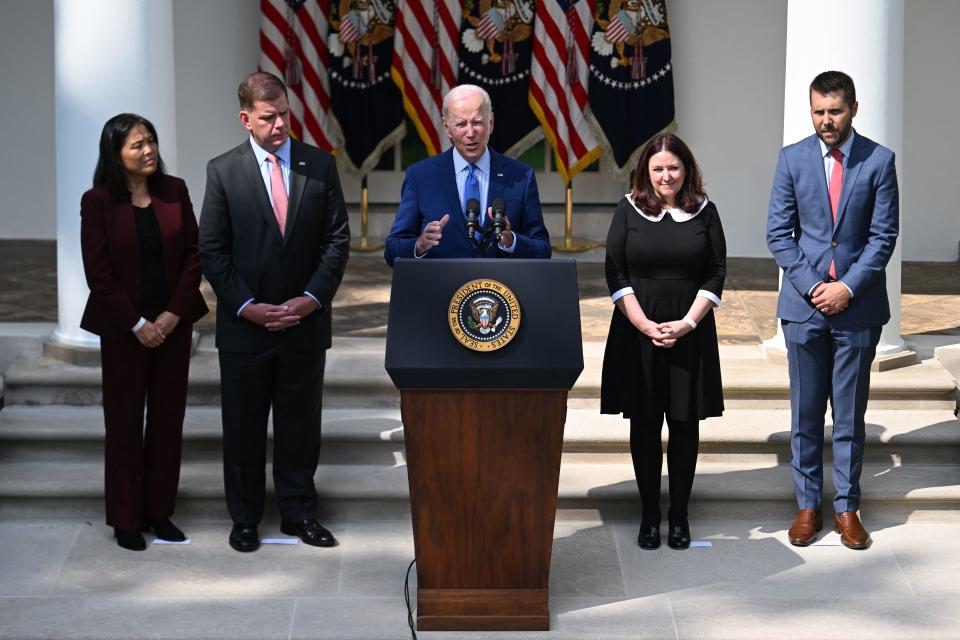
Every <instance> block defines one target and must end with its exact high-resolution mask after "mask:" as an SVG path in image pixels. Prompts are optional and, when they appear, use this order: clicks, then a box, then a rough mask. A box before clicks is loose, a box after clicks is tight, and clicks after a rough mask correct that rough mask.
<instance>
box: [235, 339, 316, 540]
mask: <svg viewBox="0 0 960 640" xmlns="http://www.w3.org/2000/svg"><path fill="white" fill-rule="evenodd" d="M325 362H326V352H325V351H324V350H322V349H321V350H319V351H315V352H303V351H302V350H298V349H294V348H291V347H285V346H279V347H276V348H275V349H272V350H271V351H267V352H265V353H235V352H231V351H223V350H221V351H220V386H221V394H222V412H223V414H222V415H223V482H224V488H225V491H226V497H227V509H228V510H229V512H230V517H231V518H232V519H233V521H234V522H237V523H258V522H260V521H261V520H262V519H263V504H264V494H265V491H266V487H265V484H266V472H265V470H264V466H265V465H266V458H267V416H268V415H269V413H270V409H271V407H272V408H273V484H274V488H275V490H276V495H277V503H278V506H279V508H280V517H281V518H282V519H283V521H284V522H296V521H300V520H308V519H311V518H315V517H316V514H317V490H316V487H315V486H314V483H313V476H314V473H316V470H317V461H318V459H319V456H320V419H321V412H322V405H323V370H324V364H325Z"/></svg>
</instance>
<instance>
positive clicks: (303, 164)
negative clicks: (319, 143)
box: [297, 160, 307, 167]
mask: <svg viewBox="0 0 960 640" xmlns="http://www.w3.org/2000/svg"><path fill="white" fill-rule="evenodd" d="M297 164H298V165H300V166H301V167H305V166H307V163H306V162H304V161H303V160H301V161H300V162H298V163H297Z"/></svg>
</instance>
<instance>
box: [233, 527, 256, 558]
mask: <svg viewBox="0 0 960 640" xmlns="http://www.w3.org/2000/svg"><path fill="white" fill-rule="evenodd" d="M230 546H231V547H233V549H234V550H235V551H239V552H240V553H250V552H251V551H256V550H257V549H259V548H260V534H259V533H257V525H255V524H248V523H242V522H240V523H237V524H235V525H233V529H232V530H231V531H230Z"/></svg>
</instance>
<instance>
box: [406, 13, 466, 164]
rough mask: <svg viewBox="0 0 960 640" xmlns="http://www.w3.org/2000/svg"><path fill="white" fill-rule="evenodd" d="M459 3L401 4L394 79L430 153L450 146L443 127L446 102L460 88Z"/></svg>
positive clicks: (407, 110) (409, 114)
mask: <svg viewBox="0 0 960 640" xmlns="http://www.w3.org/2000/svg"><path fill="white" fill-rule="evenodd" d="M461 14H462V11H461V5H460V2H459V0H399V1H398V2H397V14H396V25H395V26H396V31H395V32H394V51H393V66H392V68H391V70H390V75H391V76H392V77H393V81H394V82H396V83H397V86H398V87H399V88H400V93H401V94H402V95H403V108H404V110H405V111H406V112H407V115H408V116H409V117H410V119H411V120H413V123H414V125H415V126H416V129H417V132H418V133H419V134H420V138H421V139H422V140H423V144H424V145H425V146H426V147H427V153H429V154H430V155H434V154H436V153H440V151H442V150H444V149H447V148H448V147H449V146H450V141H449V140H448V139H447V136H446V134H444V132H443V126H442V124H441V123H440V109H441V105H442V103H443V96H444V95H445V94H446V93H447V92H448V91H449V90H450V89H452V88H453V87H455V86H456V85H457V64H458V62H459V58H460V56H459V51H460V48H459V36H460V18H461Z"/></svg>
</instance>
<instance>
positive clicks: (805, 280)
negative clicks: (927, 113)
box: [767, 71, 900, 549]
mask: <svg viewBox="0 0 960 640" xmlns="http://www.w3.org/2000/svg"><path fill="white" fill-rule="evenodd" d="M857 107H858V104H857V100H856V90H855V88H854V84H853V80H852V79H851V78H850V76H848V75H846V74H845V73H842V72H840V71H826V72H824V73H821V74H820V75H818V76H817V77H816V78H814V80H813V82H812V83H811V84H810V114H811V118H812V120H813V126H814V129H815V134H814V135H812V136H810V137H808V138H805V139H803V140H801V141H800V142H797V143H795V144H792V145H789V146H787V147H785V148H784V149H782V150H781V151H780V158H779V161H778V162H777V169H776V173H775V174H774V179H773V190H772V193H771V195H770V210H769V214H768V219H767V246H768V247H769V248H770V251H771V252H772V253H773V256H774V258H775V259H776V261H777V264H778V265H779V266H780V268H781V269H783V275H784V277H783V284H782V286H781V287H780V298H779V300H778V303H777V317H778V318H780V321H781V324H782V327H783V335H784V338H785V340H786V345H787V360H788V363H789V370H790V407H791V428H790V431H791V438H790V440H791V451H792V456H793V460H792V467H793V479H794V486H795V489H796V497H797V505H798V507H799V510H798V513H797V517H796V519H795V520H794V522H793V525H792V526H791V527H790V530H789V532H788V537H789V539H790V542H791V544H794V545H796V546H806V545H809V544H811V543H812V542H814V541H815V540H816V539H817V532H818V531H820V530H821V529H822V527H823V519H822V516H821V511H820V503H821V499H822V494H823V438H824V435H823V434H824V414H825V413H826V408H827V400H828V399H829V400H830V404H831V408H832V411H833V424H834V426H833V484H834V487H835V489H836V494H835V496H834V499H833V508H834V530H835V531H837V532H838V533H839V534H840V539H841V542H842V543H843V544H844V545H845V546H847V547H849V548H851V549H865V548H867V546H868V545H869V542H870V536H869V534H868V533H867V532H866V530H865V529H864V528H863V525H862V524H861V522H860V518H859V516H858V513H857V512H858V510H859V509H860V500H861V491H860V472H861V469H862V466H863V447H864V434H865V426H864V413H865V412H866V408H867V397H868V395H869V391H870V365H871V363H872V361H873V358H874V355H875V354H876V348H877V343H878V342H879V340H880V330H881V327H882V326H883V325H884V324H886V323H887V321H889V320H890V305H889V302H888V300H887V288H886V277H885V269H886V266H887V262H888V261H889V260H890V256H891V254H892V253H893V248H894V246H895V244H896V240H897V234H898V233H899V217H900V210H899V191H898V188H897V174H896V168H895V164H894V154H893V152H892V151H891V150H890V149H887V148H886V147H883V146H881V145H879V144H877V143H876V142H874V141H872V140H870V139H868V138H866V137H865V136H863V135H860V133H859V132H857V131H854V129H853V118H854V117H855V116H856V115H857Z"/></svg>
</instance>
